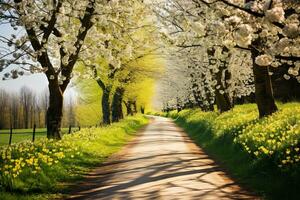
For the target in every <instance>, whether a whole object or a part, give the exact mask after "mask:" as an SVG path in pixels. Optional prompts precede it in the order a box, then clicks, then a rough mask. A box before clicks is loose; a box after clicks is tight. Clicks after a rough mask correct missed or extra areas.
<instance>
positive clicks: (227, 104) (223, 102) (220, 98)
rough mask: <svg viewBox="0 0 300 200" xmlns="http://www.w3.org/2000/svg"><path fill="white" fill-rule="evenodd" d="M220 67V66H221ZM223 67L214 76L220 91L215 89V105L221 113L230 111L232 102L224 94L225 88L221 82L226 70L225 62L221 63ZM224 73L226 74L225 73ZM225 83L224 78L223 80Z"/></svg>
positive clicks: (225, 93)
mask: <svg viewBox="0 0 300 200" xmlns="http://www.w3.org/2000/svg"><path fill="white" fill-rule="evenodd" d="M221 65H222V64H221ZM223 65H224V66H223V67H221V66H220V69H219V72H218V73H217V74H216V79H217V83H218V85H219V86H220V89H217V88H216V93H215V95H216V103H217V107H218V110H219V111H220V112H221V113H222V112H226V111H229V110H231V109H232V107H233V106H232V102H231V100H230V97H229V94H228V93H227V92H226V87H225V86H224V84H223V81H222V79H223V78H222V74H223V72H224V70H226V67H225V62H224V63H223ZM225 73H226V72H225ZM225 81H226V78H225ZM221 91H222V93H221Z"/></svg>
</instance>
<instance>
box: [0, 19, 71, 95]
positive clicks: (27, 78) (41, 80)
mask: <svg viewBox="0 0 300 200" xmlns="http://www.w3.org/2000/svg"><path fill="white" fill-rule="evenodd" d="M21 32H22V31H15V30H13V29H12V28H11V26H10V25H8V24H6V25H3V24H2V25H0V36H4V37H7V36H10V35H11V34H15V35H20V34H21ZM1 45H3V44H1V43H0V47H1ZM13 68H14V66H11V67H8V68H7V69H5V70H3V72H0V89H4V90H5V91H7V92H12V93H18V92H19V91H20V89H21V88H22V87H24V86H26V87H28V88H30V89H31V90H32V91H34V92H36V93H37V94H38V93H42V92H44V91H45V90H46V89H47V88H48V81H47V78H46V76H45V75H44V74H42V73H39V74H30V75H24V76H21V77H19V78H17V79H13V80H2V77H3V75H4V73H6V72H9V71H11V70H12V69H13ZM74 95H76V90H75V88H74V87H73V88H72V87H69V88H68V89H67V91H66V93H65V97H68V96H74Z"/></svg>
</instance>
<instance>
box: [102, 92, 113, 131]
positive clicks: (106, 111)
mask: <svg viewBox="0 0 300 200" xmlns="http://www.w3.org/2000/svg"><path fill="white" fill-rule="evenodd" d="M110 92H111V90H110V88H109V87H106V88H105V89H104V90H103V94H102V102H101V103H102V114H103V116H102V122H103V124H106V125H107V124H110V123H111V121H110V105H109V96H110Z"/></svg>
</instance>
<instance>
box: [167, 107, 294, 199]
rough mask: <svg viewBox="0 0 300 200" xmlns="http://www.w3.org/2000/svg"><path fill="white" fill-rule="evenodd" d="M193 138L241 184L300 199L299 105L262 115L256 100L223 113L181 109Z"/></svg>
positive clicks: (178, 118) (268, 194) (272, 195)
mask: <svg viewBox="0 0 300 200" xmlns="http://www.w3.org/2000/svg"><path fill="white" fill-rule="evenodd" d="M167 116H169V117H172V118H174V119H176V122H177V123H178V124H179V125H180V126H182V127H183V128H184V129H185V130H186V131H187V133H188V134H189V135H190V137H191V138H192V139H193V140H194V141H195V142H196V143H197V144H198V145H200V146H201V147H202V148H204V149H205V151H207V152H208V153H209V154H210V155H212V156H213V157H215V158H216V159H217V160H218V162H220V163H222V165H224V166H225V167H226V168H227V169H228V170H229V171H230V172H231V174H232V175H233V176H234V177H235V178H236V179H238V180H239V181H240V182H241V183H244V184H245V185H248V186H250V187H251V188H253V189H254V190H255V191H256V192H258V193H259V194H260V195H262V196H264V195H266V198H270V199H297V198H298V187H299V185H300V142H299V141H300V104H299V103H289V104H279V112H277V113H275V114H273V115H272V116H270V117H267V118H263V119H259V118H258V112H257V107H256V105H255V104H247V105H240V106H236V107H235V108H234V109H233V110H231V111H229V112H225V113H222V114H219V113H217V112H202V111H200V110H199V109H190V110H183V111H181V112H180V113H179V114H178V113H177V112H176V111H172V112H169V114H168V115H167Z"/></svg>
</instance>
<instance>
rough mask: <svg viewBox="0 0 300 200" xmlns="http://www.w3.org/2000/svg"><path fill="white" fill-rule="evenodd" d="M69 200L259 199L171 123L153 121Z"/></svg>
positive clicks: (159, 119)
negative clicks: (237, 182)
mask: <svg viewBox="0 0 300 200" xmlns="http://www.w3.org/2000/svg"><path fill="white" fill-rule="evenodd" d="M70 199H89V200H95V199H103V200H112V199H122V200H127V199H128V200H129V199H143V200H146V199H151V200H153V199H172V200H173V199H174V200H175V199H182V200H189V199H201V200H205V199H217V200H219V199H258V198H257V197H255V196H253V195H251V194H250V193H248V192H247V191H245V190H243V189H242V188H241V187H239V186H238V185H237V184H236V183H235V182H234V181H233V180H232V179H230V178H229V177H228V176H227V175H226V174H225V172H224V171H222V169H221V168H220V167H218V166H217V165H216V164H215V163H214V161H213V160H211V159H210V158H209V157H208V156H207V155H206V154H205V153H204V152H203V151H202V150H201V149H200V148H199V147H197V146H196V145H195V144H194V143H193V142H191V141H190V140H189V139H188V137H187V136H186V134H185V133H184V132H183V131H182V129H180V128H179V127H177V126H176V125H175V124H174V123H173V122H172V121H171V120H169V119H166V118H162V117H155V118H154V119H153V121H152V123H150V124H149V125H148V126H147V127H146V128H145V130H144V131H142V132H141V133H140V134H139V136H138V137H137V138H136V139H135V140H134V141H133V142H131V143H130V144H129V145H127V147H125V148H124V149H123V150H122V151H121V152H120V153H118V154H117V155H115V156H113V157H112V158H111V159H110V160H109V161H107V162H106V163H104V164H103V165H101V166H100V167H99V168H97V169H95V170H94V171H93V172H92V173H90V174H89V175H88V176H87V178H86V179H85V180H84V181H83V182H82V183H79V184H78V185H77V187H75V188H74V191H73V192H71V196H70Z"/></svg>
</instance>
